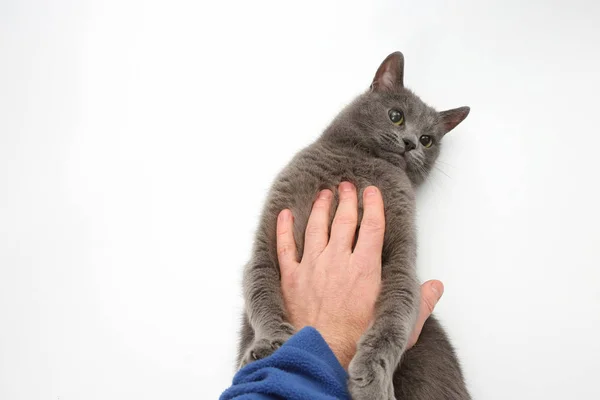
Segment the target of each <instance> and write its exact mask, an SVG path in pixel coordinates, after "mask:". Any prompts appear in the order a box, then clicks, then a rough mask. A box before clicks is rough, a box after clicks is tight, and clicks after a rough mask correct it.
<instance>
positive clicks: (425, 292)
mask: <svg viewBox="0 0 600 400" xmlns="http://www.w3.org/2000/svg"><path fill="white" fill-rule="evenodd" d="M443 293H444V284H443V283H442V282H440V281H437V280H431V281H427V282H425V283H424V284H423V285H421V306H420V308H419V316H418V317H417V323H416V324H415V328H414V329H413V331H412V334H411V337H410V339H409V341H408V346H407V348H411V347H412V346H414V344H415V343H417V340H418V339H419V335H420V334H421V330H422V329H423V325H424V324H425V321H427V318H429V316H430V315H431V313H433V310H434V308H435V306H436V305H437V303H438V301H439V300H440V298H441V297H442V294H443Z"/></svg>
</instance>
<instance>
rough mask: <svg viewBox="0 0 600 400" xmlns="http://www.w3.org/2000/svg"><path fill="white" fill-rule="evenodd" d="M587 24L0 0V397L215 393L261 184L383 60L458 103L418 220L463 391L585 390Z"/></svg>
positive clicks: (343, 10) (592, 268)
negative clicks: (462, 110)
mask: <svg viewBox="0 0 600 400" xmlns="http://www.w3.org/2000/svg"><path fill="white" fill-rule="evenodd" d="M417 3H418V4H419V5H417ZM599 19H600V3H598V2H594V1H591V0H589V1H587V2H582V1H575V0H572V1H562V2H559V1H530V2H525V1H508V0H502V1H496V2H482V1H475V0H473V1H456V2H443V1H428V2H414V1H411V2H409V1H353V2H350V1H336V2H327V1H321V0H319V1H316V0H315V1H303V2H282V1H275V0H273V1H264V0H254V1H241V0H240V1H228V2H225V1H221V2H217V1H210V2H203V1H200V2H199V1H188V2H184V1H169V2H166V1H164V2H158V1H143V0H119V1H98V2H92V1H75V0H73V1H64V0H61V1H57V0H55V1H47V2H42V1H16V0H4V1H2V2H1V3H0V398H1V399H3V400H17V399H54V400H56V399H60V400H75V399H77V400H79V399H86V400H87V399H132V398H134V399H165V398H170V399H214V398H217V397H218V395H219V394H220V393H221V391H222V390H223V389H225V388H226V387H227V386H228V384H229V383H230V380H231V377H232V373H233V367H234V358H235V348H236V341H237V332H236V331H237V329H238V320H239V315H240V309H241V304H242V303H241V296H240V277H241V269H242V265H243V264H244V262H245V261H246V259H247V257H248V255H249V251H250V245H251V240H252V234H253V230H254V227H255V224H256V222H257V217H258V213H259V211H260V207H261V204H262V201H263V199H264V196H265V193H266V191H267V189H268V187H269V185H270V182H271V180H272V178H273V177H274V175H275V174H276V173H277V172H278V170H279V169H280V168H281V167H282V166H283V165H284V164H285V163H286V162H287V161H288V160H289V159H290V157H291V156H292V155H293V154H294V152H296V151H297V150H299V149H301V148H302V147H303V146H305V145H306V144H308V143H310V142H311V141H312V140H314V139H315V138H316V137H317V136H318V135H319V134H320V132H321V130H322V129H323V128H324V127H325V126H326V125H327V123H328V122H329V121H330V119H331V118H332V117H333V116H334V115H335V114H336V113H337V112H338V111H339V110H340V108H341V107H342V106H343V105H344V104H346V103H347V102H349V101H350V100H351V99H352V98H353V96H354V95H356V94H358V93H360V92H361V91H362V90H364V89H366V88H367V87H368V85H369V84H370V81H371V78H372V76H373V75H374V73H375V70H376V68H377V66H378V65H379V63H380V62H381V61H382V60H383V58H384V57H385V56H386V55H387V54H388V53H390V52H392V51H395V50H401V51H403V52H404V54H405V57H406V71H405V83H406V84H407V86H409V87H411V88H413V89H414V90H415V91H416V92H417V93H418V94H419V95H420V96H421V97H422V98H423V99H424V100H425V101H426V102H429V103H430V104H432V105H433V106H435V107H437V108H438V109H446V108H452V107H458V106H462V105H469V106H471V115H470V116H469V117H468V118H467V119H466V120H465V122H463V123H462V124H461V125H460V126H459V127H458V128H457V129H456V130H455V131H453V132H452V133H451V134H449V135H448V136H447V140H446V142H445V143H446V146H445V148H444V152H443V156H442V157H441V160H440V163H439V164H438V167H439V169H437V170H436V171H435V172H434V174H433V176H432V178H431V180H430V181H429V182H428V183H427V185H426V186H425V187H423V188H422V190H421V191H420V192H419V204H418V206H419V220H418V225H419V230H420V236H419V243H420V256H419V270H420V277H421V278H422V279H423V280H425V279H431V278H438V279H441V280H442V281H443V282H444V283H445V285H446V293H445V295H444V297H443V299H442V301H441V303H440V304H439V306H438V308H437V310H438V315H439V316H440V318H441V319H442V321H443V322H444V324H445V325H446V326H447V328H448V331H449V333H450V335H451V337H452V340H453V342H454V343H455V345H456V347H457V349H458V353H459V355H460V358H461V360H462V363H463V365H464V370H465V374H466V377H467V379H468V382H469V386H470V389H471V391H472V394H473V396H474V398H475V399H508V398H510V399H564V398H572V399H584V398H585V399H592V398H600V386H598V381H597V379H598V372H599V371H600V344H599V342H600V341H599V339H598V338H600V289H599V287H600V279H599V278H600V207H599V205H600V194H599V191H598V184H599V178H598V172H599V170H600V168H599V162H600V161H599V158H600V154H599V151H600V150H599V145H600V132H599V129H598V126H599V117H598V113H599V104H598V93H599V90H600V74H599V73H598V71H600V57H599V54H598V53H599V49H600V40H599V38H600V27H599V25H598V20H599Z"/></svg>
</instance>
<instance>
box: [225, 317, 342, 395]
mask: <svg viewBox="0 0 600 400" xmlns="http://www.w3.org/2000/svg"><path fill="white" fill-rule="evenodd" d="M347 379H348V374H347V373H346V371H345V370H344V368H342V366H341V364H340V363H339V362H338V360H337V358H336V357H335V355H334V354H333V352H332V351H331V349H330V348H329V346H328V345H327V343H326V342H325V340H324V339H323V337H322V336H321V335H320V334H319V332H317V330H316V329H314V328H311V327H306V328H304V329H302V330H301V331H300V332H298V333H296V334H295V335H294V336H292V337H291V338H290V339H289V340H288V341H287V342H286V343H285V344H284V345H283V346H281V347H280V348H279V349H278V350H277V351H276V352H274V353H273V354H271V355H270V356H269V357H266V358H263V359H262V360H258V361H255V362H253V363H250V364H248V365H246V366H245V367H244V368H242V369H241V370H239V371H238V373H237V374H236V375H235V376H234V378H233V385H232V386H231V387H230V388H229V389H227V390H226V391H225V392H223V394H222V395H221V397H220V400H229V399H236V400H270V399H289V400H300V399H311V400H333V399H336V400H337V399H348V400H349V399H350V395H349V394H348V389H347V387H346V381H347Z"/></svg>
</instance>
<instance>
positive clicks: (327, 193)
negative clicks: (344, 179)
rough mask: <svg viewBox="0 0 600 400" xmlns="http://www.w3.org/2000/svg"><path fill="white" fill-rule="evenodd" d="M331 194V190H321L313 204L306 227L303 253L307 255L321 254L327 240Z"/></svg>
mask: <svg viewBox="0 0 600 400" xmlns="http://www.w3.org/2000/svg"><path fill="white" fill-rule="evenodd" d="M332 198H333V193H331V190H327V189H325V190H322V191H321V192H320V193H319V196H318V197H317V200H315V203H314V204H313V208H312V212H311V213H310V217H308V223H307V225H306V235H305V238H304V241H305V252H306V253H308V254H317V255H318V254H321V252H322V251H323V250H324V249H325V247H326V246H327V241H328V240H329V210H330V208H331V200H332Z"/></svg>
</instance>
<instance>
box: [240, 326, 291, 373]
mask: <svg viewBox="0 0 600 400" xmlns="http://www.w3.org/2000/svg"><path fill="white" fill-rule="evenodd" d="M293 334H294V328H293V327H292V326H291V325H290V324H287V323H284V324H282V325H281V327H280V329H279V330H278V331H277V332H276V333H275V334H273V335H272V336H271V337H269V338H256V339H255V340H254V342H253V343H252V344H251V345H250V347H249V348H248V350H246V353H245V354H244V357H242V361H241V363H240V366H239V367H240V368H242V367H244V366H245V365H247V364H250V363H251V362H253V361H256V360H260V359H261V358H265V357H268V356H270V355H271V354H273V352H274V351H275V350H277V349H278V348H280V347H281V346H282V345H283V344H284V343H285V342H286V341H287V340H288V339H289V338H290V336H292V335H293Z"/></svg>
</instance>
